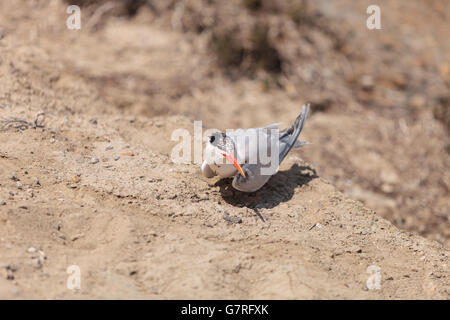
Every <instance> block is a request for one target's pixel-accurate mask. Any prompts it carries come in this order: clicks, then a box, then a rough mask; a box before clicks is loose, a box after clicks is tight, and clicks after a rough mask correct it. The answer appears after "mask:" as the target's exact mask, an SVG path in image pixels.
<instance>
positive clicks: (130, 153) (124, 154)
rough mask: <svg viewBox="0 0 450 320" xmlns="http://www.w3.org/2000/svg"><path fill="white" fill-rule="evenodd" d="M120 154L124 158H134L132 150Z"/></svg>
mask: <svg viewBox="0 0 450 320" xmlns="http://www.w3.org/2000/svg"><path fill="white" fill-rule="evenodd" d="M120 154H121V155H122V156H130V157H132V156H134V152H133V151H131V150H128V151H122V152H121V153H120Z"/></svg>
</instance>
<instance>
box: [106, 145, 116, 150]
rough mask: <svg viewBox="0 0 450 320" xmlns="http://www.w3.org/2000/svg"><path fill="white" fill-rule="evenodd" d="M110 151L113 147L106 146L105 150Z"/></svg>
mask: <svg viewBox="0 0 450 320" xmlns="http://www.w3.org/2000/svg"><path fill="white" fill-rule="evenodd" d="M112 149H114V147H113V146H112V145H108V146H107V147H106V150H112Z"/></svg>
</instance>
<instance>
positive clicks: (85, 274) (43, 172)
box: [0, 1, 450, 299]
mask: <svg viewBox="0 0 450 320" xmlns="http://www.w3.org/2000/svg"><path fill="white" fill-rule="evenodd" d="M12 6H13V7H11V8H8V9H9V11H8V15H7V16H5V15H4V14H3V13H2V14H0V17H1V16H4V19H0V21H2V23H3V24H1V25H0V32H3V34H4V36H3V37H2V36H0V38H2V39H1V40H0V52H1V55H0V119H2V120H4V119H8V120H13V119H22V120H24V121H25V122H9V123H5V122H2V123H0V125H4V127H2V128H3V130H2V131H1V132H0V298H150V299H152V298H153V299H161V298H244V299H245V298H250V299H255V298H275V299H277V298H278V299H279V298H288V299H290V298H294V299H299V298H307V299H310V298H322V299H323V298H346V299H349V298H372V299H379V298H396V299H398V298H408V299H413V298H431V299H439V298H440V299H448V298H449V297H450V286H449V276H450V274H449V267H448V258H449V250H448V249H447V248H446V247H445V246H444V245H442V244H440V243H438V242H436V241H433V240H429V239H425V238H422V237H420V236H418V235H415V234H412V233H410V232H407V231H401V230H399V229H398V228H397V227H395V226H393V225H392V224H391V223H390V222H388V221H387V220H385V219H383V218H382V217H380V216H379V215H377V214H376V213H375V212H374V211H373V210H371V209H368V208H366V207H365V206H364V205H363V204H362V203H360V202H358V201H354V200H351V199H349V198H348V197H347V196H346V195H344V194H343V193H341V192H339V191H337V190H336V189H335V187H334V186H333V185H332V184H330V183H329V182H327V181H325V180H323V179H322V178H320V177H318V176H320V172H319V173H317V171H316V170H315V166H314V165H312V164H309V163H306V162H305V161H304V160H302V159H300V158H299V157H300V156H301V157H304V156H305V155H307V154H308V153H310V154H313V155H314V154H315V153H316V152H318V151H315V150H318V149H317V148H320V147H324V148H326V147H327V144H326V143H325V142H324V145H322V144H321V143H316V145H317V144H319V146H318V147H313V146H311V147H305V148H303V149H302V150H301V151H296V152H293V153H292V154H291V155H290V156H289V157H288V158H287V160H286V162H285V163H283V165H282V167H281V171H280V172H279V173H278V174H277V175H276V176H275V177H273V178H272V179H271V180H270V182H269V183H268V184H267V185H266V186H265V187H264V188H263V189H262V190H261V191H260V192H257V193H256V194H245V195H242V194H239V193H234V192H233V191H232V190H231V189H230V186H229V181H219V180H217V179H212V180H208V179H205V178H203V177H202V176H201V174H200V172H199V168H198V166H195V165H181V164H174V163H173V162H172V161H171V159H170V152H171V150H172V147H173V145H174V142H171V141H170V134H171V132H172V131H173V130H174V129H178V128H186V129H188V130H189V131H191V132H192V130H193V126H192V120H193V119H196V120H197V119H203V120H204V122H205V123H204V124H205V126H207V127H213V126H221V125H222V126H225V123H227V126H228V124H230V127H232V126H241V125H242V126H247V125H260V124H265V123H264V122H265V121H267V120H270V119H273V118H274V117H276V116H277V115H280V114H283V117H286V119H280V121H289V120H290V119H292V118H293V117H295V115H296V112H297V109H296V105H298V104H299V102H298V101H299V100H300V99H297V98H296V99H292V100H290V99H286V98H284V97H285V94H283V93H282V92H278V91H276V92H271V93H270V94H267V93H264V92H262V91H261V90H259V89H258V88H259V84H258V83H255V82H252V81H246V80H240V81H239V84H238V85H236V86H234V85H233V84H230V82H229V81H228V80H226V79H222V78H218V77H215V78H213V80H214V85H212V84H211V85H210V86H208V85H206V84H204V83H201V84H198V83H196V82H195V79H202V77H204V76H205V75H207V74H208V68H207V66H204V67H202V66H203V65H204V63H205V64H207V62H202V61H200V60H201V58H200V57H201V55H200V56H199V55H196V54H195V50H197V49H198V48H199V47H201V46H202V39H201V37H200V38H196V40H195V41H198V43H196V46H191V44H190V39H189V38H186V37H183V36H182V35H181V34H180V33H177V32H172V31H170V30H167V29H165V27H164V26H159V25H157V24H156V25H155V24H151V25H149V24H147V23H146V22H147V21H145V18H146V16H145V15H143V16H141V17H140V18H139V19H141V20H139V19H138V20H137V21H135V22H134V23H131V24H130V23H129V21H125V20H120V19H119V20H113V21H112V22H111V24H109V25H108V26H107V28H105V29H104V30H102V31H101V32H99V33H95V34H88V33H78V34H74V33H71V32H70V31H67V30H65V29H64V28H65V25H64V24H61V25H60V24H58V22H60V21H63V22H65V20H64V19H65V15H64V5H63V4H61V3H59V2H53V3H52V4H51V5H48V4H47V2H45V4H44V2H39V1H37V2H32V3H31V4H30V3H28V4H27V6H28V7H26V6H25V5H24V4H23V3H21V4H20V5H12ZM14 6H15V7H14ZM0 7H1V9H2V10H0V12H5V10H3V9H5V4H1V5H0ZM31 9H34V10H31ZM44 17H45V19H43V18H44ZM142 20H143V21H142ZM14 21H16V22H17V21H20V22H21V23H20V24H18V25H17V26H16V27H15V28H13V27H12V26H14V24H13V22H14ZM31 21H34V22H35V23H36V21H40V22H39V25H37V26H34V27H35V29H33V28H31V29H30V27H31V26H32V23H31ZM30 30H31V31H30ZM33 30H34V31H33ZM44 31H45V32H44ZM149 35H150V36H149ZM149 39H151V41H150V40H149ZM197 45H198V47H197ZM196 48H197V49H196ZM192 50H194V52H193V51H192ZM196 59H197V60H196ZM183 76H186V77H188V78H187V79H188V80H189V83H186V79H184V78H183ZM199 81H200V80H199ZM211 87H213V88H211ZM214 88H215V89H214ZM247 90H248V92H252V93H255V92H260V93H261V96H258V95H255V94H249V93H247ZM187 92H189V94H187ZM211 92H214V94H212V93H211ZM236 92H237V93H236ZM167 95H169V96H170V97H172V98H170V99H167V97H166V96H167ZM227 99H228V100H227ZM264 99H268V100H269V102H267V101H266V102H265V104H262V105H260V108H265V109H264V110H265V111H267V112H260V113H255V112H254V111H255V110H257V109H258V103H259V102H260V101H262V100H264ZM277 99H281V101H283V102H286V104H283V105H282V106H280V107H279V108H280V109H279V110H276V109H273V108H269V107H267V104H269V105H270V101H272V102H273V101H277ZM238 100H239V101H241V102H240V103H241V105H240V106H242V104H244V105H246V106H248V108H247V109H244V111H242V113H238V114H237V115H241V116H242V118H240V119H241V120H236V113H234V112H238V111H239V108H238V107H239V104H238V105H235V104H233V103H234V102H236V101H238ZM175 101H176V103H175ZM172 102H173V103H174V104H173V105H172V104H171V103H172ZM194 102H195V103H196V104H195V106H197V107H198V108H193V107H192V106H193V103H194ZM223 105H229V108H230V110H228V111H226V112H224V111H221V110H223V109H221V108H222V107H223ZM149 106H150V108H149ZM171 108H173V109H171ZM149 110H150V111H149ZM207 110H208V111H207ZM214 111H218V112H224V113H223V118H220V119H221V120H219V119H218V118H215V117H214ZM40 112H45V115H44V116H39V117H38V118H36V115H38V114H39V113H40ZM183 113H184V114H186V115H187V116H188V117H185V116H183V115H175V114H183ZM253 114H254V117H252V116H253ZM250 115H252V116H250ZM370 117H379V115H376V114H364V115H361V116H360V118H359V119H357V120H354V118H352V119H353V120H352V121H350V120H349V119H350V116H349V115H343V116H342V117H341V118H339V117H336V115H332V116H328V115H327V114H324V113H316V114H313V116H312V117H311V118H310V119H309V120H308V123H307V125H306V128H305V135H304V137H305V138H307V140H310V141H313V142H314V141H317V140H314V137H317V136H319V137H320V136H321V135H320V134H319V133H320V132H322V128H323V127H324V126H326V127H328V126H329V124H330V121H331V119H335V120H334V121H336V122H339V123H340V127H338V129H334V130H337V131H338V132H341V130H342V129H339V128H342V127H341V123H346V120H347V121H349V122H348V124H349V125H350V124H351V125H353V126H355V127H358V126H364V123H365V122H364V119H368V118H370ZM35 120H36V121H35ZM340 120H341V122H340ZM239 121H241V122H239ZM17 125H20V127H18V128H14V126H17ZM35 127H37V128H35ZM333 128H335V127H333ZM433 128H434V129H433ZM308 130H309V131H308ZM417 130H419V129H417ZM430 130H431V131H433V130H437V131H439V130H441V128H440V127H432V128H430ZM412 131H414V129H412ZM321 137H322V138H321V139H325V138H323V136H321ZM315 148H316V149H315ZM316 156H317V159H319V158H320V154H317V155H316ZM115 157H116V158H115ZM117 157H119V158H117ZM305 158H306V157H305ZM369 158H370V157H369ZM115 159H117V160H115ZM370 159H372V163H375V168H378V167H377V166H380V164H381V163H386V166H388V167H387V168H389V165H390V163H389V162H386V161H377V158H376V156H374V155H372V157H371V158H370ZM370 159H369V160H370ZM433 161H434V160H433ZM355 162H356V160H355ZM366 163H367V162H366ZM315 165H317V166H323V164H320V161H318V163H317V164H315ZM437 165H438V166H439V165H442V164H440V163H438V164H437ZM372 168H373V167H372ZM380 168H383V170H382V171H381V172H386V170H387V171H389V169H386V167H380ZM392 170H394V169H392ZM374 171H375V173H376V174H377V173H378V171H377V170H374ZM394 171H395V170H394ZM372 173H373V172H372ZM388 173H389V172H388ZM387 176H388V177H389V178H386V179H387V180H389V179H390V177H391V176H392V174H391V175H389V174H388V175H387ZM391 180H392V179H391ZM391 180H389V181H391ZM391 182H392V181H391ZM392 183H394V182H392ZM371 199H373V197H372V198H371ZM375 199H376V198H375ZM442 199H444V200H442V201H445V198H444V197H442ZM383 201H385V202H387V203H388V204H387V205H389V201H387V200H386V199H385V198H381V200H380V201H376V202H383ZM443 206H445V203H444V204H443ZM70 265H78V266H79V267H80V268H81V274H82V280H81V281H82V282H81V290H80V291H77V292H72V291H71V290H68V289H67V288H66V280H67V277H68V275H67V273H66V269H67V267H68V266H70ZM371 265H376V266H378V267H379V268H380V270H381V275H382V280H381V290H368V288H367V287H366V281H367V279H368V278H369V276H370V274H369V273H368V272H367V268H368V267H369V266H371Z"/></svg>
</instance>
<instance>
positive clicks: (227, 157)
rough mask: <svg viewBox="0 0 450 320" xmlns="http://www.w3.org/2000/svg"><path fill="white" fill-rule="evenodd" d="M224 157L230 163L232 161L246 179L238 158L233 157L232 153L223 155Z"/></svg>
mask: <svg viewBox="0 0 450 320" xmlns="http://www.w3.org/2000/svg"><path fill="white" fill-rule="evenodd" d="M222 156H224V158H226V159H227V160H228V161H230V162H231V163H232V164H233V166H234V167H235V168H236V169H237V170H238V171H239V173H240V174H241V175H242V176H243V177H244V178H245V173H244V171H243V170H242V168H241V165H240V164H239V163H238V162H237V160H236V158H235V157H234V155H232V154H231V153H228V154H227V153H222Z"/></svg>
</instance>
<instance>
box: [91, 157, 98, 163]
mask: <svg viewBox="0 0 450 320" xmlns="http://www.w3.org/2000/svg"><path fill="white" fill-rule="evenodd" d="M99 162H100V160H99V159H98V158H92V159H91V162H90V163H91V164H96V163H99Z"/></svg>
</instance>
